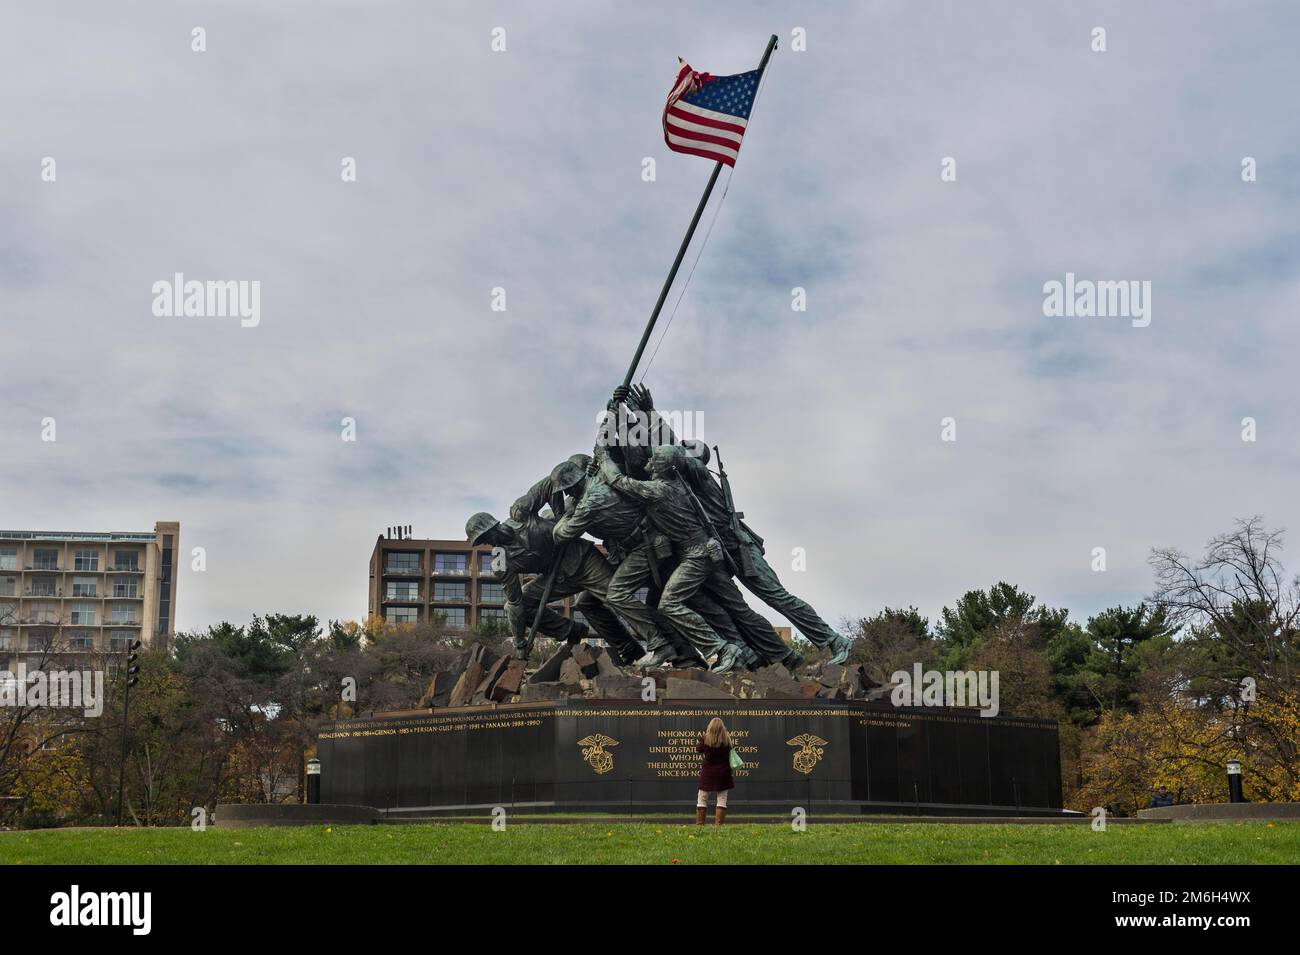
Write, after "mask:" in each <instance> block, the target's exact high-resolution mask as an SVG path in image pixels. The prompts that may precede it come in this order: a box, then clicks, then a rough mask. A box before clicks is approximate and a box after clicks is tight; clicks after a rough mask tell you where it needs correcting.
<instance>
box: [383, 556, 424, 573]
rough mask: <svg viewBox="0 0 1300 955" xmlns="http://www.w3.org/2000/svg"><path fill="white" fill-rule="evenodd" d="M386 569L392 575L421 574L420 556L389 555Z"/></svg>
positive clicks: (385, 565)
mask: <svg viewBox="0 0 1300 955" xmlns="http://www.w3.org/2000/svg"><path fill="white" fill-rule="evenodd" d="M384 567H385V569H386V570H387V572H388V573H390V574H418V573H419V572H420V555H419V554H389V555H387V562H386V563H385V564H384Z"/></svg>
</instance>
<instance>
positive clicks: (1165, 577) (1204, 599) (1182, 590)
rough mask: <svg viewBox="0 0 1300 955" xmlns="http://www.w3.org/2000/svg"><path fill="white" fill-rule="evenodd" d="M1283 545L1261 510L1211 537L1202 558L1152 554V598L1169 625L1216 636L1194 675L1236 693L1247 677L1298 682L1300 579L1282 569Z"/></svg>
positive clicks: (1201, 636) (1280, 685)
mask: <svg viewBox="0 0 1300 955" xmlns="http://www.w3.org/2000/svg"><path fill="white" fill-rule="evenodd" d="M1282 545H1283V534H1282V531H1280V530H1269V529H1267V528H1266V527H1265V526H1264V522H1263V519H1262V518H1260V517H1258V516H1256V517H1251V518H1248V519H1244V520H1239V521H1237V525H1236V528H1235V529H1234V530H1232V531H1229V532H1228V533H1226V534H1220V535H1218V536H1216V537H1213V538H1211V539H1210V541H1209V543H1208V544H1207V545H1206V548H1205V553H1204V555H1203V556H1202V557H1201V559H1200V560H1198V561H1193V560H1192V559H1191V558H1189V557H1188V556H1187V555H1186V554H1184V553H1182V552H1181V551H1178V550H1176V549H1174V548H1163V549H1156V550H1153V551H1152V553H1151V558H1150V563H1151V566H1152V569H1153V570H1154V572H1155V576H1156V587H1155V593H1154V594H1153V595H1152V597H1151V601H1152V602H1153V603H1154V604H1155V605H1157V606H1158V607H1160V608H1161V609H1162V610H1164V611H1165V613H1166V614H1167V616H1168V618H1169V621H1170V622H1171V623H1172V624H1174V625H1177V626H1185V627H1187V628H1189V629H1190V630H1191V631H1192V632H1193V633H1194V634H1196V635H1197V636H1196V638H1197V639H1198V640H1200V641H1202V642H1204V641H1210V642H1211V644H1212V649H1213V652H1206V653H1205V654H1203V655H1202V656H1201V657H1200V658H1199V659H1200V662H1201V663H1203V664H1206V670H1205V672H1203V673H1200V674H1194V675H1195V676H1199V677H1202V678H1204V679H1205V680H1206V681H1207V685H1206V686H1205V687H1204V688H1205V689H1209V690H1211V691H1212V692H1214V693H1216V694H1217V695H1221V696H1231V697H1233V698H1237V699H1239V698H1240V694H1241V686H1242V684H1241V681H1242V680H1243V679H1244V678H1246V677H1250V678H1251V679H1253V680H1254V681H1256V683H1257V684H1259V685H1260V686H1261V687H1263V686H1265V685H1267V686H1269V687H1272V688H1275V689H1276V690H1278V691H1280V692H1286V691H1290V690H1291V689H1293V688H1294V687H1295V686H1296V676H1297V663H1298V662H1300V661H1298V660H1297V641H1296V631H1297V624H1298V622H1300V578H1296V577H1288V576H1287V574H1286V571H1285V570H1284V569H1283V567H1282V565H1281V563H1280V560H1279V553H1280V552H1281V550H1282ZM1206 649H1207V651H1208V650H1209V649H1210V647H1207V648H1206ZM1194 659H1195V658H1194Z"/></svg>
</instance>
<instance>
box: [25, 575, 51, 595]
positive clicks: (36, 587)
mask: <svg viewBox="0 0 1300 955" xmlns="http://www.w3.org/2000/svg"><path fill="white" fill-rule="evenodd" d="M31 596H33V597H54V596H57V595H56V594H55V592H54V578H53V577H33V578H32V592H31Z"/></svg>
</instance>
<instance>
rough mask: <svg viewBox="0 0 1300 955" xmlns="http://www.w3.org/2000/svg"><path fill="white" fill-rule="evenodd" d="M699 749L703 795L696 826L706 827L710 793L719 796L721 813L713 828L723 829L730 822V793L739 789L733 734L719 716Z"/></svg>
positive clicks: (713, 721) (706, 730)
mask: <svg viewBox="0 0 1300 955" xmlns="http://www.w3.org/2000/svg"><path fill="white" fill-rule="evenodd" d="M695 749H696V751H697V752H699V753H701V754H702V759H701V762H700V792H699V795H698V796H697V797H696V800H695V824H696V825H697V826H702V825H704V817H705V816H706V815H707V814H708V811H709V793H717V794H718V797H717V798H718V810H717V815H716V816H715V817H714V820H713V824H714V825H716V826H720V825H722V823H723V821H724V820H726V818H727V791H728V790H729V789H734V788H735V786H736V783H735V781H734V780H732V778H731V734H730V733H728V732H727V727H726V726H724V725H723V723H722V720H720V719H718V717H716V716H715V717H714V718H713V719H711V720H709V725H708V728H707V729H705V731H704V735H703V736H701V737H700V741H699V742H698V743H696V744H695Z"/></svg>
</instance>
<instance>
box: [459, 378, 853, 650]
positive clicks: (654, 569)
mask: <svg viewBox="0 0 1300 955" xmlns="http://www.w3.org/2000/svg"><path fill="white" fill-rule="evenodd" d="M628 421H636V422H639V423H643V424H648V426H645V427H634V428H633V429H632V431H631V432H630V433H629V431H628V429H627V427H626V423H627V422H628ZM604 422H605V423H604V424H602V427H601V434H600V436H599V438H598V441H597V445H596V447H595V449H594V454H592V455H587V454H575V455H573V456H571V457H569V458H567V459H566V460H564V461H561V462H560V463H559V464H558V465H556V466H555V468H554V469H553V470H552V471H551V473H550V474H549V475H547V476H546V477H544V478H542V479H541V480H540V481H538V482H537V483H536V484H534V485H533V486H532V487H531V488H529V490H528V492H527V493H526V494H524V496H523V497H521V498H519V499H518V500H517V501H515V503H514V505H513V506H512V507H511V508H510V516H509V517H508V518H507V519H505V520H497V519H496V518H495V517H493V516H492V515H491V514H488V513H485V512H480V513H478V514H475V515H474V516H472V517H471V518H470V519H469V521H468V522H467V523H466V525H465V533H466V536H467V538H468V539H469V541H470V543H471V544H475V545H479V544H487V545H490V546H491V547H492V548H493V555H494V569H495V570H496V571H497V573H499V574H500V576H501V578H502V583H503V585H504V589H505V594H506V616H507V619H508V621H509V623H510V626H511V629H512V632H513V634H514V639H515V647H516V652H517V654H518V656H519V658H520V659H527V658H528V656H529V654H530V653H531V651H532V644H533V640H534V638H535V636H536V634H537V633H542V634H544V635H545V636H548V637H551V638H554V639H557V640H563V641H566V642H568V643H569V644H576V643H578V642H580V641H581V640H583V639H584V638H585V637H587V636H588V635H589V634H590V633H591V632H592V631H594V632H595V635H596V636H597V637H599V638H601V639H602V640H604V641H605V643H606V644H607V645H608V646H609V648H610V650H611V651H612V653H613V654H614V655H615V657H616V659H617V660H618V661H619V662H620V663H622V664H623V665H625V666H632V665H633V664H637V663H638V662H640V663H641V665H644V666H650V667H707V668H709V669H712V670H715V671H718V672H727V671H732V670H745V669H750V670H753V669H758V668H760V667H764V666H770V665H772V664H774V663H781V664H783V665H785V666H786V667H788V668H789V669H790V670H791V671H794V670H795V669H796V668H797V667H798V666H799V665H800V664H801V663H802V662H803V657H802V655H801V654H800V653H799V652H798V651H796V650H795V649H794V648H793V647H790V646H787V645H786V644H785V643H784V642H783V641H782V640H781V638H780V637H778V636H777V633H776V631H775V630H774V629H773V628H772V625H771V624H770V623H768V622H767V620H765V619H764V618H763V617H762V616H761V615H760V614H758V613H757V612H755V611H754V610H753V609H752V608H750V606H749V605H748V604H746V603H745V599H744V597H743V596H742V595H741V591H740V588H739V587H738V586H737V581H739V582H740V584H742V585H743V586H744V587H745V589H747V590H748V591H749V592H750V593H752V594H754V596H756V597H758V598H759V599H760V600H762V601H763V603H765V604H767V605H768V606H769V607H771V608H772V609H773V610H775V611H777V612H778V613H780V614H781V615H782V616H784V617H785V618H786V619H787V620H789V621H790V623H791V624H793V625H794V626H795V627H796V628H797V629H798V630H799V631H800V632H801V633H802V634H803V635H804V636H805V637H806V638H807V639H808V640H809V641H810V642H812V643H813V645H815V646H817V647H822V648H829V649H830V650H831V654H832V656H831V659H832V662H836V663H842V662H844V660H845V659H846V658H847V657H848V652H849V647H850V643H849V640H848V639H847V638H846V637H845V636H843V635H842V634H840V633H837V632H836V631H835V630H833V629H831V627H830V626H829V625H828V624H827V623H826V621H825V620H823V619H822V618H821V617H820V616H819V615H818V614H817V612H816V611H815V610H814V609H813V608H812V607H811V606H809V605H808V604H807V603H806V602H805V601H803V600H800V599H799V598H798V597H796V596H794V595H793V594H791V593H790V592H789V591H788V590H786V589H785V587H784V586H783V585H782V584H781V581H780V579H779V578H778V577H777V574H776V572H775V571H774V570H773V569H772V567H771V565H770V564H769V563H768V562H767V560H766V558H765V557H764V551H763V540H762V538H761V537H759V536H758V535H757V534H755V533H754V532H753V531H752V530H751V529H750V528H749V527H748V526H747V525H746V524H745V522H744V521H743V520H741V518H742V517H743V515H742V514H740V513H738V512H737V511H736V509H735V506H734V503H733V501H732V497H731V488H730V482H729V481H728V480H727V477H726V472H725V471H723V470H722V468H721V464H720V462H717V468H718V471H717V474H715V473H714V471H712V470H711V469H710V467H709V464H710V460H711V456H710V454H709V448H708V445H706V444H705V443H704V442H702V441H699V440H697V439H685V440H678V439H677V436H676V435H675V434H674V432H673V430H672V428H671V427H670V425H669V424H668V422H667V420H666V419H665V418H663V417H661V416H660V415H658V414H657V413H656V412H655V409H654V404H653V399H652V397H651V395H650V391H649V389H647V388H644V387H640V386H633V387H631V388H629V387H620V388H618V389H617V390H615V392H614V397H613V398H612V399H611V400H610V402H609V404H608V406H607V409H606V416H605V419H604ZM715 450H716V449H715ZM547 508H549V512H548V511H547ZM593 539H594V541H599V542H600V546H599V547H598V546H597V545H596V543H594V541H593ZM527 577H531V579H529V580H528V582H527V583H525V582H524V578H527ZM565 597H576V600H575V601H574V604H573V607H574V609H575V610H576V611H581V613H582V616H583V618H585V620H586V623H584V622H582V621H581V620H577V619H571V618H568V617H565V616H564V615H563V614H561V613H559V612H558V611H556V610H554V609H553V608H552V607H551V606H550V603H551V601H554V600H559V599H562V598H565ZM539 611H540V613H539ZM647 657H648V658H647ZM643 658H647V659H643Z"/></svg>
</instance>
